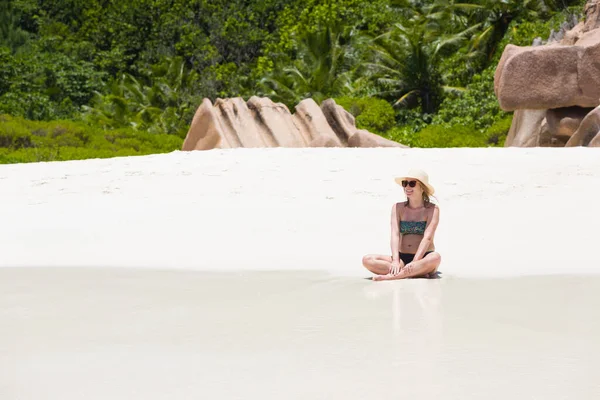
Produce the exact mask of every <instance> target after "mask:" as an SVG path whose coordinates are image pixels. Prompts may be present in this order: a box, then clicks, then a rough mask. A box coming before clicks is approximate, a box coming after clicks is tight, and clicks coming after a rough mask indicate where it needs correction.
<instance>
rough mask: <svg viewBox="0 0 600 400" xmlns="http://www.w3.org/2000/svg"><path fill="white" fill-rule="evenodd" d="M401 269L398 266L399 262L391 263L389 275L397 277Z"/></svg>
mask: <svg viewBox="0 0 600 400" xmlns="http://www.w3.org/2000/svg"><path fill="white" fill-rule="evenodd" d="M401 269H402V266H401V265H400V261H392V266H391V268H390V273H389V275H397V274H398V273H399V272H400V270H401Z"/></svg>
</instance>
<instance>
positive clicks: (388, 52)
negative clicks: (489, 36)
mask: <svg viewBox="0 0 600 400" xmlns="http://www.w3.org/2000/svg"><path fill="white" fill-rule="evenodd" d="M412 3H413V6H414V2H412ZM445 3H447V2H444V1H434V2H433V3H432V4H429V5H428V6H425V7H422V8H418V7H416V6H414V7H413V9H412V16H411V17H410V18H409V19H407V20H406V21H405V22H399V23H396V24H394V25H393V26H392V28H391V29H390V30H389V31H388V32H386V33H384V34H383V35H380V36H378V37H375V38H373V39H372V40H371V41H370V42H371V43H370V45H369V50H370V54H371V59H370V61H369V62H367V63H366V64H365V67H366V70H367V71H366V73H367V74H369V75H370V76H371V77H372V79H374V80H375V82H376V83H377V85H378V86H379V87H380V90H379V91H378V92H377V93H376V95H378V96H382V97H384V98H387V99H392V101H393V102H394V103H393V104H394V106H398V105H404V106H415V105H417V104H419V103H420V105H421V107H422V110H423V112H425V113H433V112H435V110H436V108H437V106H438V104H439V102H440V100H441V92H442V91H443V90H461V88H452V87H447V86H444V85H443V82H442V77H441V74H440V71H439V68H438V63H439V60H440V59H441V57H442V56H443V55H444V54H445V52H447V51H449V50H453V49H457V48H459V47H460V46H461V45H463V44H464V43H466V42H467V41H468V39H469V37H470V35H471V34H472V33H473V32H474V30H475V28H473V27H467V28H466V29H462V30H461V31H459V32H458V33H455V32H456V30H454V31H453V30H451V29H449V28H448V26H449V25H454V27H453V29H457V27H461V28H462V26H461V24H462V22H463V21H461V20H460V19H459V18H460V15H450V13H449V12H448V9H447V8H446V7H445V6H446V5H445Z"/></svg>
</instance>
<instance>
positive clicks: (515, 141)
mask: <svg viewBox="0 0 600 400" xmlns="http://www.w3.org/2000/svg"><path fill="white" fill-rule="evenodd" d="M545 118H546V110H517V111H515V112H514V115H513V120H512V124H511V126H510V130H509V131H508V135H507V136H506V140H505V141H504V146H505V147H535V146H537V145H538V143H539V140H540V139H539V138H540V134H541V126H542V122H543V121H544V119H545Z"/></svg>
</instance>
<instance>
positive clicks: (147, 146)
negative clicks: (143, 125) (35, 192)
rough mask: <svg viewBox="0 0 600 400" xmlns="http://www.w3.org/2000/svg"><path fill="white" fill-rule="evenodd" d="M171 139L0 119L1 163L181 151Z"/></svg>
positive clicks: (129, 131) (179, 142) (73, 124)
mask: <svg viewBox="0 0 600 400" xmlns="http://www.w3.org/2000/svg"><path fill="white" fill-rule="evenodd" d="M182 143H183V141H182V139H181V138H179V137H177V136H174V135H164V134H163V135H160V134H150V133H146V132H138V131H135V130H133V129H130V128H129V129H115V130H107V131H104V130H101V129H98V128H94V127H90V126H87V125H85V124H83V123H81V122H73V121H52V122H43V121H29V120H25V119H23V118H19V117H10V116H8V115H0V163H16V162H38V161H62V160H77V159H86V158H107V157H116V156H131V155H145V154H154V153H166V152H171V151H174V150H180V149H181V145H182Z"/></svg>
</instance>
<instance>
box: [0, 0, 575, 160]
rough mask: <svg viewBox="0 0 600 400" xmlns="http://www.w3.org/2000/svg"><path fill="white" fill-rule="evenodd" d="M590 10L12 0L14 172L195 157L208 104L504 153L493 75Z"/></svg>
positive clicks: (414, 143) (6, 44) (564, 1)
mask: <svg viewBox="0 0 600 400" xmlns="http://www.w3.org/2000/svg"><path fill="white" fill-rule="evenodd" d="M584 4H585V0H472V1H470V0H456V1H453V0H185V1H184V0H130V1H128V2H124V1H120V0H5V1H3V2H1V3H0V163H17V162H33V161H52V160H71V159H85V158H98V157H100V158H104V157H113V156H126V155H144V154H153V153H164V152H171V151H173V150H179V149H181V145H182V142H183V139H184V137H185V135H186V133H187V130H188V128H189V124H190V122H191V120H192V116H193V114H194V112H195V110H196V108H197V107H198V106H199V105H200V103H201V101H202V99H203V98H205V97H208V98H210V99H211V100H212V101H213V102H214V100H216V99H217V98H219V97H221V98H225V97H237V96H241V97H243V98H245V99H248V98H249V97H251V96H253V95H257V96H266V97H269V98H271V99H273V100H274V101H277V102H282V103H284V104H286V105H287V106H288V107H289V108H290V111H291V112H294V106H295V105H296V104H297V103H298V102H299V101H301V100H302V99H304V98H307V97H312V98H313V99H314V100H315V101H317V102H318V103H319V102H321V101H323V100H325V99H327V98H333V99H335V101H336V102H337V103H338V104H340V105H342V106H343V107H344V108H345V109H346V110H348V111H349V112H351V113H352V114H353V115H354V116H355V117H356V123H357V126H358V127H359V128H364V129H367V130H369V131H371V132H373V133H377V134H379V135H381V136H383V137H386V138H389V139H392V140H395V141H398V142H400V143H403V144H406V145H409V146H411V147H486V146H503V144H504V139H505V137H506V134H507V132H508V130H509V128H510V124H511V120H512V113H506V112H503V111H502V110H500V108H499V106H498V102H497V99H496V97H495V95H494V91H493V76H494V72H495V69H496V65H497V63H498V60H499V59H500V56H501V55H502V51H503V49H504V47H505V46H506V45H507V44H508V43H512V44H516V45H531V44H532V42H533V40H534V39H535V38H541V39H542V40H546V39H547V38H548V37H549V36H550V34H551V32H552V31H553V30H554V31H557V30H558V29H559V28H560V26H561V24H563V23H564V22H565V21H567V20H572V18H573V16H576V17H577V18H579V19H581V18H582V16H583V6H584Z"/></svg>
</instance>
